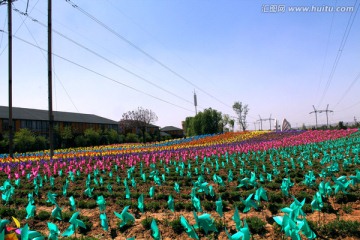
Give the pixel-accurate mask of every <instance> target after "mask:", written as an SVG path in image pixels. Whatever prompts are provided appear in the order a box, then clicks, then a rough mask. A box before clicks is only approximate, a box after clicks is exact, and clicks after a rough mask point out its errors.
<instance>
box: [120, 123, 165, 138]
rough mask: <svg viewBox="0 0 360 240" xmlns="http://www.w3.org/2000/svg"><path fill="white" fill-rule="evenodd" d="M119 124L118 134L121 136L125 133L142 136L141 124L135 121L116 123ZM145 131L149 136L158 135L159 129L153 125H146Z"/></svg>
mask: <svg viewBox="0 0 360 240" xmlns="http://www.w3.org/2000/svg"><path fill="white" fill-rule="evenodd" d="M118 124H119V132H120V133H121V134H124V135H126V134H127V133H135V134H138V135H140V134H142V130H141V125H142V123H139V122H137V121H135V120H121V121H120V122H118ZM145 131H146V132H147V133H149V134H150V135H153V136H154V135H156V136H157V135H158V134H159V133H160V127H159V126H156V125H153V124H149V123H147V124H146V127H145Z"/></svg>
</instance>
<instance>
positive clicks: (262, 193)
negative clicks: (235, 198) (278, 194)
mask: <svg viewBox="0 0 360 240" xmlns="http://www.w3.org/2000/svg"><path fill="white" fill-rule="evenodd" d="M254 199H255V200H256V201H258V202H260V199H263V200H264V201H268V197H267V195H266V190H265V189H264V188H263V187H259V188H258V189H256V192H255V196H254Z"/></svg>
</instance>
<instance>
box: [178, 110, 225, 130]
mask: <svg viewBox="0 0 360 240" xmlns="http://www.w3.org/2000/svg"><path fill="white" fill-rule="evenodd" d="M185 129H186V135H187V136H194V135H202V134H213V133H221V132H222V131H223V121H222V115H221V112H219V111H217V110H215V109H212V108H208V109H205V110H204V111H203V112H199V113H198V114H196V116H195V117H187V118H186V119H185Z"/></svg>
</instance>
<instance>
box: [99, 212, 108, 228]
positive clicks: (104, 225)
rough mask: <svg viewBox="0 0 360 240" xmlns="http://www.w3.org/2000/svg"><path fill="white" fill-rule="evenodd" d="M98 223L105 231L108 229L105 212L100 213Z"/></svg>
mask: <svg viewBox="0 0 360 240" xmlns="http://www.w3.org/2000/svg"><path fill="white" fill-rule="evenodd" d="M100 225H101V227H102V228H103V229H104V230H105V231H107V230H108V228H109V225H108V219H107V217H106V213H100Z"/></svg>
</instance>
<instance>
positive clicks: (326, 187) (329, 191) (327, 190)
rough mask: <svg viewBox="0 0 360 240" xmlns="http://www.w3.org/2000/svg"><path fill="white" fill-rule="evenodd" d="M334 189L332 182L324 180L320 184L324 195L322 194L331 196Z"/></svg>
mask: <svg viewBox="0 0 360 240" xmlns="http://www.w3.org/2000/svg"><path fill="white" fill-rule="evenodd" d="M332 192H333V190H332V188H331V186H330V182H326V183H325V182H324V181H322V182H321V183H320V184H319V193H320V194H321V195H322V196H330V195H331V194H332Z"/></svg>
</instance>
